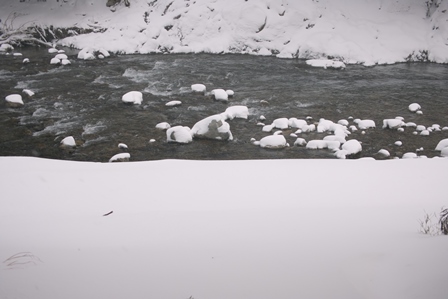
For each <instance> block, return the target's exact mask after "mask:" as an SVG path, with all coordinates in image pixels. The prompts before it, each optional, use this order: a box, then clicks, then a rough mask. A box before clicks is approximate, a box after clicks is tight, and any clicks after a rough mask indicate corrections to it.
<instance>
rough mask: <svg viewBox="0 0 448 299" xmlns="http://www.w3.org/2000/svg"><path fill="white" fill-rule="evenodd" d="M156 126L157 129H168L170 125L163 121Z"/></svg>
mask: <svg viewBox="0 0 448 299" xmlns="http://www.w3.org/2000/svg"><path fill="white" fill-rule="evenodd" d="M156 128H157V129H159V130H168V129H169V128H171V125H170V124H169V123H167V122H165V121H164V122H161V123H158V124H157V125H156Z"/></svg>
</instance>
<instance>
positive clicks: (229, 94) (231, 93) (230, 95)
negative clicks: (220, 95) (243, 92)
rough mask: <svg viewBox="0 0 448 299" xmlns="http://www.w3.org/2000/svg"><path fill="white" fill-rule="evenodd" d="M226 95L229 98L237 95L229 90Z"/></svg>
mask: <svg viewBox="0 0 448 299" xmlns="http://www.w3.org/2000/svg"><path fill="white" fill-rule="evenodd" d="M226 93H227V95H228V96H229V97H233V96H234V95H235V92H234V91H233V90H230V89H227V90H226Z"/></svg>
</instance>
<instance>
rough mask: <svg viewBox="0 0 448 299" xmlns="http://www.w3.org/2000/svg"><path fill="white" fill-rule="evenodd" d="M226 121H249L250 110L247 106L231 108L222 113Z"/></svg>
mask: <svg viewBox="0 0 448 299" xmlns="http://www.w3.org/2000/svg"><path fill="white" fill-rule="evenodd" d="M222 115H223V117H224V118H225V119H234V118H243V119H247V118H248V116H249V109H248V108H247V107H246V106H231V107H229V108H227V109H226V111H225V112H223V113H222Z"/></svg>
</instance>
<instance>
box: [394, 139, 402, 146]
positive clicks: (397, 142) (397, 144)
mask: <svg viewBox="0 0 448 299" xmlns="http://www.w3.org/2000/svg"><path fill="white" fill-rule="evenodd" d="M394 144H395V145H396V146H402V145H403V142H402V141H400V140H397V141H395V142H394Z"/></svg>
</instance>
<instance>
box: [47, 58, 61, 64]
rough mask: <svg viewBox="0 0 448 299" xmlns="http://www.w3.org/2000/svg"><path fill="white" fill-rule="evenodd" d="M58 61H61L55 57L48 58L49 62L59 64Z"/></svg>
mask: <svg viewBox="0 0 448 299" xmlns="http://www.w3.org/2000/svg"><path fill="white" fill-rule="evenodd" d="M60 63H61V60H60V59H58V58H56V57H53V58H51V60H50V64H60Z"/></svg>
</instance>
